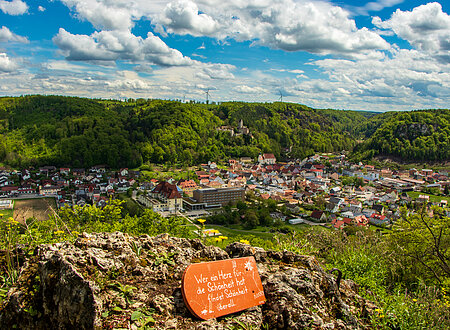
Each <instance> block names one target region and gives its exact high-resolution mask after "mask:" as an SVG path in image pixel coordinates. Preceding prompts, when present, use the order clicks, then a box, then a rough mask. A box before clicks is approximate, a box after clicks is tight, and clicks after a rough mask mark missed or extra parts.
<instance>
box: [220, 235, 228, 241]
mask: <svg viewBox="0 0 450 330" xmlns="http://www.w3.org/2000/svg"><path fill="white" fill-rule="evenodd" d="M219 238H220V239H223V240H226V239H228V237H227V236H219Z"/></svg>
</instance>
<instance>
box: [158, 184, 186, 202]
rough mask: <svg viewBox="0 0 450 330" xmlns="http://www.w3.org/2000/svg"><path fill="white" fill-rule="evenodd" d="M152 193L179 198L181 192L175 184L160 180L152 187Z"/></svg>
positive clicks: (168, 197) (169, 197)
mask: <svg viewBox="0 0 450 330" xmlns="http://www.w3.org/2000/svg"><path fill="white" fill-rule="evenodd" d="M152 193H156V194H160V195H163V196H164V197H166V198H167V199H175V198H181V194H180V192H179V191H178V189H177V186H176V185H174V184H170V183H168V182H166V181H163V182H160V183H159V184H158V185H157V186H156V187H155V188H153V190H152Z"/></svg>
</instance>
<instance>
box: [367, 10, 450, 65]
mask: <svg viewBox="0 0 450 330" xmlns="http://www.w3.org/2000/svg"><path fill="white" fill-rule="evenodd" d="M372 23H373V24H374V25H375V26H377V27H378V28H381V29H386V30H392V31H393V32H394V33H395V34H396V35H397V36H399V37H400V38H402V39H405V40H407V41H408V42H409V43H410V44H411V45H412V46H413V47H415V48H416V49H419V50H423V51H426V52H430V53H432V54H433V55H435V56H436V57H439V58H441V59H442V58H444V59H445V55H447V56H448V54H449V51H450V16H449V15H448V14H446V13H444V12H443V11H442V6H441V4H439V3H437V2H433V3H428V4H426V5H422V6H419V7H416V8H414V9H413V10H412V11H401V10H400V9H397V11H396V12H395V13H394V14H393V15H392V17H391V18H390V19H388V20H386V21H382V20H381V19H380V18H379V17H374V18H373V20H372ZM447 62H450V59H449V60H448V61H447Z"/></svg>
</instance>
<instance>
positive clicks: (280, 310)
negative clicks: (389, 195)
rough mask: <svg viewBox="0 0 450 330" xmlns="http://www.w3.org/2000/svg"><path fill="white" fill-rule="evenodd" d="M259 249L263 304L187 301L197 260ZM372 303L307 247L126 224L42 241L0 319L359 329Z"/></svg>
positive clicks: (62, 325) (67, 324)
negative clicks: (227, 308) (301, 251)
mask: <svg viewBox="0 0 450 330" xmlns="http://www.w3.org/2000/svg"><path fill="white" fill-rule="evenodd" d="M250 255H253V256H254V257H255V259H256V261H257V265H258V270H259V273H260V276H261V280H262V283H263V287H264V293H265V296H266V299H267V302H266V304H264V305H262V306H258V307H254V308H251V309H248V310H245V311H242V312H239V313H235V314H232V315H227V316H224V317H221V318H218V319H211V320H208V321H202V320H199V319H196V318H195V317H194V316H192V314H191V313H190V312H189V311H188V309H187V308H186V306H185V304H184V302H183V297H182V294H181V278H182V275H183V272H184V270H185V269H186V267H187V266H188V265H189V264H191V263H197V262H204V261H213V260H222V259H227V258H238V257H244V256H250ZM374 307H375V306H374V305H373V304H371V303H370V302H369V301H367V300H365V299H363V298H361V297H360V296H359V295H358V294H357V293H356V291H355V285H354V284H352V283H351V282H350V281H342V282H341V285H340V288H337V286H336V282H335V278H334V277H333V276H332V275H330V274H328V273H326V272H325V271H324V270H323V269H322V267H321V266H320V265H319V263H318V262H317V261H316V260H315V259H314V257H311V256H302V255H297V254H294V253H291V252H275V251H265V250H263V249H260V248H256V247H251V246H249V245H245V244H242V243H233V244H230V245H229V246H228V247H226V249H225V250H222V249H220V248H218V247H214V246H205V245H204V244H202V243H201V242H200V240H198V239H194V240H188V239H182V238H175V237H169V236H168V235H159V236H156V237H149V236H140V237H132V236H129V235H127V234H123V233H120V232H117V233H99V234H86V233H84V234H82V235H80V237H79V238H78V239H77V240H76V242H75V243H74V244H70V243H61V244H52V245H41V246H39V247H38V248H37V249H36V251H35V255H34V256H33V257H32V258H30V259H29V260H27V261H26V263H25V265H24V266H23V267H22V270H21V274H20V278H19V281H18V283H17V286H16V287H14V288H12V289H11V290H10V291H9V292H8V297H7V299H6V300H5V301H4V303H3V305H2V307H1V312H0V328H2V329H8V328H13V327H14V326H15V327H18V328H21V329H50V328H52V329H72V328H76V329H93V328H98V329H100V328H131V329H138V328H141V327H143V326H145V325H148V326H152V327H154V328H156V329H230V328H236V327H238V328H239V327H248V328H251V329H255V328H256V329H257V328H268V329H277V328H278V329H304V328H313V329H314V328H316V329H357V328H361V327H364V324H365V323H364V319H361V318H358V317H361V315H362V316H364V315H365V316H368V315H369V314H370V313H371V312H372V310H373V309H374Z"/></svg>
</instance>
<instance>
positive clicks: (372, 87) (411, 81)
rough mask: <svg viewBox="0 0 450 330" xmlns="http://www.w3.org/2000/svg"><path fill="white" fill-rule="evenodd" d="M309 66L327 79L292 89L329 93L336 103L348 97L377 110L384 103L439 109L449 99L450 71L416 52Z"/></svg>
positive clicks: (326, 61)
mask: <svg viewBox="0 0 450 330" xmlns="http://www.w3.org/2000/svg"><path fill="white" fill-rule="evenodd" d="M312 64H313V65H316V66H318V67H319V68H321V69H322V70H324V73H325V74H327V75H328V77H329V80H317V79H315V80H310V81H305V82H301V83H299V84H298V85H297V86H295V89H296V90H298V91H301V92H306V93H311V94H313V93H314V95H320V94H323V93H324V94H326V93H330V95H333V97H335V98H336V100H335V102H336V101H338V102H339V98H341V99H342V100H345V102H348V95H349V94H350V95H351V96H352V98H354V100H358V99H363V100H364V101H365V102H369V103H374V107H375V104H376V102H378V105H377V106H376V107H378V108H379V107H380V105H381V104H386V103H387V104H390V103H393V104H402V105H403V106H404V105H408V106H410V105H411V102H415V103H417V104H420V103H422V104H428V107H429V106H430V104H434V106H433V107H438V104H441V105H443V104H445V103H446V102H448V100H449V98H450V91H449V90H448V88H447V86H450V68H448V67H443V66H442V65H440V63H439V62H438V61H434V60H431V61H430V58H429V56H427V55H426V54H423V53H421V52H419V51H416V50H398V51H393V53H392V55H391V56H389V57H388V56H387V57H386V58H384V59H383V60H361V61H349V60H336V59H325V60H319V61H315V62H313V63H312ZM341 91H345V92H344V93H342V92H341ZM346 99H347V100H346ZM330 101H331V100H330ZM360 102H361V101H360ZM353 108H355V107H354V106H353ZM384 110H390V109H386V108H385V107H384Z"/></svg>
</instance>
